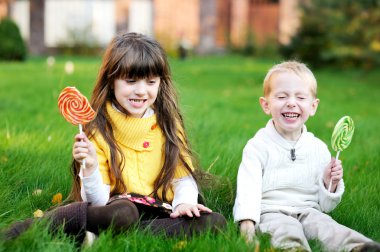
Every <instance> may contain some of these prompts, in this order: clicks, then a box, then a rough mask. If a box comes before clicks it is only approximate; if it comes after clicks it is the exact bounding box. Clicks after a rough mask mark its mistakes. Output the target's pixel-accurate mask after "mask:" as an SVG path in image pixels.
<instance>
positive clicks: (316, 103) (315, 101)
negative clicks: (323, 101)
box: [310, 99, 319, 116]
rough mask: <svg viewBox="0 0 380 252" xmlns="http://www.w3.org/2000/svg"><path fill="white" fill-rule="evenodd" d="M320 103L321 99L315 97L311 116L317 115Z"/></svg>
mask: <svg viewBox="0 0 380 252" xmlns="http://www.w3.org/2000/svg"><path fill="white" fill-rule="evenodd" d="M318 104H319V99H314V101H313V103H312V104H311V111H310V116H314V115H315V113H316V112H317V108H318Z"/></svg>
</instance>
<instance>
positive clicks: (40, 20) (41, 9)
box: [29, 0, 46, 55]
mask: <svg viewBox="0 0 380 252" xmlns="http://www.w3.org/2000/svg"><path fill="white" fill-rule="evenodd" d="M29 4H30V9H29V11H30V39H29V52H30V54H33V55H42V54H44V53H45V49H46V48H45V0H30V1H29Z"/></svg>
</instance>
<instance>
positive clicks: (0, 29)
mask: <svg viewBox="0 0 380 252" xmlns="http://www.w3.org/2000/svg"><path fill="white" fill-rule="evenodd" d="M25 58H26V46H25V43H24V41H23V39H22V37H21V33H20V30H19V28H18V26H17V25H16V23H15V22H14V21H12V20H11V19H8V18H5V19H2V20H0V60H19V61H22V60H25Z"/></svg>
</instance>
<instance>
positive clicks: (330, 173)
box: [323, 157, 343, 192]
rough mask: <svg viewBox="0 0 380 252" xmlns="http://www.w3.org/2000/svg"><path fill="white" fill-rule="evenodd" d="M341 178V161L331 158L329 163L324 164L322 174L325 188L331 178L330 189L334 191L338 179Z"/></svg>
mask: <svg viewBox="0 0 380 252" xmlns="http://www.w3.org/2000/svg"><path fill="white" fill-rule="evenodd" d="M342 178H343V167H342V161H340V160H336V159H335V158H334V157H332V158H331V161H330V163H329V164H328V165H327V166H326V168H325V172H324V174H323V183H324V184H325V187H326V189H327V188H328V186H329V184H330V180H332V184H331V191H332V192H335V191H336V187H337V186H338V183H339V181H340V180H341V179H342Z"/></svg>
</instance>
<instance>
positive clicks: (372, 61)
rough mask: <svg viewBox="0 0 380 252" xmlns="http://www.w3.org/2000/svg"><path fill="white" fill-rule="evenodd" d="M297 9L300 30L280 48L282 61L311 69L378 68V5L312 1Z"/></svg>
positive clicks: (349, 0)
mask: <svg viewBox="0 0 380 252" xmlns="http://www.w3.org/2000/svg"><path fill="white" fill-rule="evenodd" d="M301 7H302V8H301V9H302V19H301V28H300V29H299V31H298V33H297V34H296V35H295V36H294V37H293V38H292V41H291V42H290V44H288V45H285V46H282V48H281V53H282V54H283V55H284V56H285V57H286V58H299V59H301V60H302V61H305V62H308V63H309V64H311V65H313V66H315V67H320V66H323V65H326V64H334V65H337V66H341V67H357V66H358V67H363V68H367V69H368V68H374V67H375V66H378V65H380V26H379V25H378V24H379V23H380V1H378V0H366V1H352V0H340V1H331V0H315V1H307V3H306V4H303V5H301Z"/></svg>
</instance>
